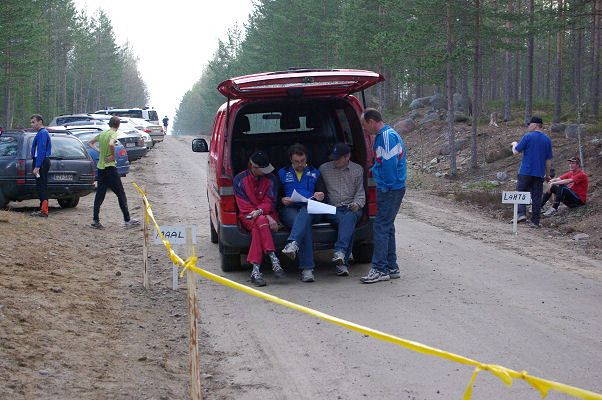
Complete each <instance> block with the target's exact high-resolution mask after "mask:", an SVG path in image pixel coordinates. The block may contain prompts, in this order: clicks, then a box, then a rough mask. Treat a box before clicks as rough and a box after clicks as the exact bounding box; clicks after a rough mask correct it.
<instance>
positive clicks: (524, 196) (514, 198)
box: [502, 192, 531, 204]
mask: <svg viewBox="0 0 602 400" xmlns="http://www.w3.org/2000/svg"><path fill="white" fill-rule="evenodd" d="M502 203H504V204H531V193H530V192H502Z"/></svg>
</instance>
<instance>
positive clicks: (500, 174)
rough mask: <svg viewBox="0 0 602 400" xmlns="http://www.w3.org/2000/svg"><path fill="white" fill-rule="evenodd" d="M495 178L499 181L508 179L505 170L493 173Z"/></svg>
mask: <svg viewBox="0 0 602 400" xmlns="http://www.w3.org/2000/svg"><path fill="white" fill-rule="evenodd" d="M495 178H496V179H497V180H498V181H500V182H505V181H507V180H508V179H510V177H509V176H508V174H507V173H506V171H502V172H498V173H497V174H495Z"/></svg>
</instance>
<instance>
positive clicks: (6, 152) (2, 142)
mask: <svg viewBox="0 0 602 400" xmlns="http://www.w3.org/2000/svg"><path fill="white" fill-rule="evenodd" d="M16 155H17V138H16V137H14V136H0V157H15V156H16Z"/></svg>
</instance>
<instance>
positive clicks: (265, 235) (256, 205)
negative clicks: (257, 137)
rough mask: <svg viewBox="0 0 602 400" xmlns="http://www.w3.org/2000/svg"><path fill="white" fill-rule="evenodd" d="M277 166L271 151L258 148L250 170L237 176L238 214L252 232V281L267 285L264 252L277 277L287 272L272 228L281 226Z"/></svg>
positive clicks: (256, 283) (235, 187) (250, 251)
mask: <svg viewBox="0 0 602 400" xmlns="http://www.w3.org/2000/svg"><path fill="white" fill-rule="evenodd" d="M273 170H274V167H273V166H272V164H270V160H269V158H268V156H267V154H266V153H265V152H263V151H256V152H255V153H253V154H252V155H251V157H250V158H249V167H248V169H247V170H245V171H243V172H241V173H239V174H238V175H236V176H235V177H234V183H233V185H234V196H235V198H236V205H237V206H238V211H239V213H238V218H239V219H240V222H241V224H242V226H244V227H245V228H246V229H247V230H248V231H250V232H251V247H250V248H249V254H248V255H247V261H248V262H249V263H251V264H252V265H253V272H251V282H252V283H253V284H254V285H255V286H265V285H266V282H265V280H264V279H263V275H262V274H261V272H260V270H259V268H260V266H261V261H262V260H263V255H264V254H267V255H268V256H269V257H270V261H271V262H272V270H273V271H274V276H275V277H276V278H282V277H283V276H284V270H283V269H282V267H281V266H280V262H279V260H278V257H277V256H276V254H275V253H274V251H275V250H276V247H275V246H274V239H273V238H272V232H271V231H277V230H278V222H277V219H278V214H277V213H276V197H277V195H278V189H277V183H276V177H275V176H274V175H272V171H273Z"/></svg>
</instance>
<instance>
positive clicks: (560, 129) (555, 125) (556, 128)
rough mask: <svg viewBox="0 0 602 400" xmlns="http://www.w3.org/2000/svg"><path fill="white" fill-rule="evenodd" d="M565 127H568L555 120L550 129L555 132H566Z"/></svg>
mask: <svg viewBox="0 0 602 400" xmlns="http://www.w3.org/2000/svg"><path fill="white" fill-rule="evenodd" d="M565 129H566V125H565V124H560V123H557V122H555V123H553V124H552V125H550V131H552V132H554V133H564V130H565Z"/></svg>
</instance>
